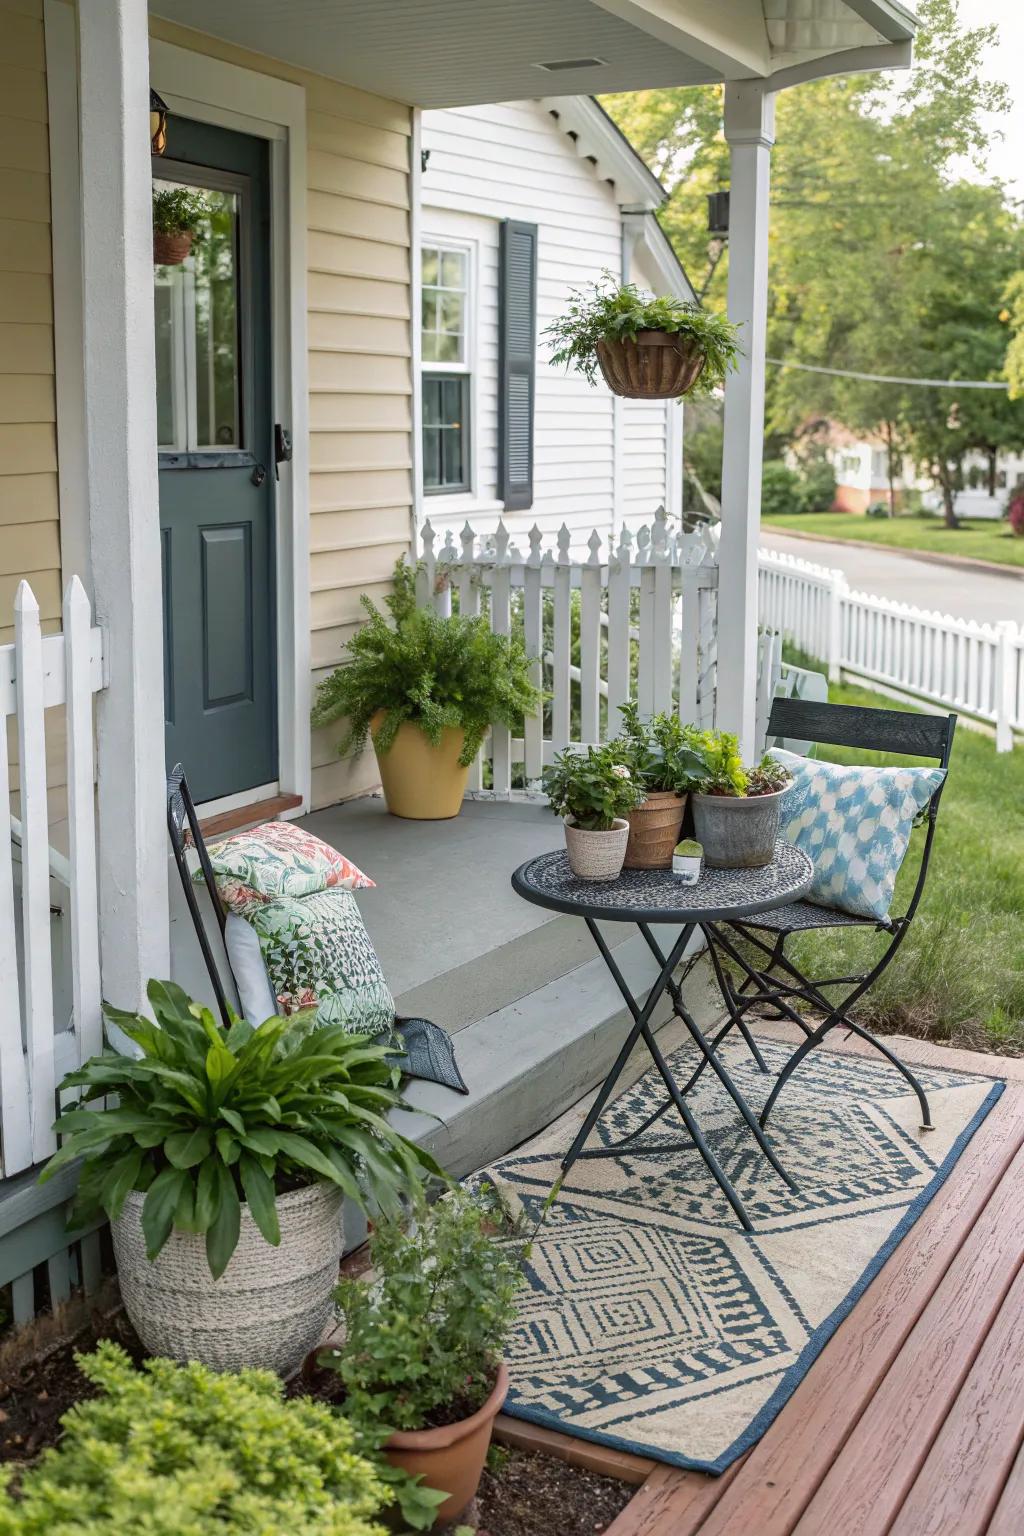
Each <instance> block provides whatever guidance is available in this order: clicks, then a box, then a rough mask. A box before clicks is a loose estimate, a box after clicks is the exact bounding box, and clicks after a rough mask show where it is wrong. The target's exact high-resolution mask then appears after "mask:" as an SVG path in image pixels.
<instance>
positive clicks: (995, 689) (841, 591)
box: [758, 550, 1024, 752]
mask: <svg viewBox="0 0 1024 1536" xmlns="http://www.w3.org/2000/svg"><path fill="white" fill-rule="evenodd" d="M758 593H759V617H760V619H761V622H762V623H763V624H766V625H768V626H770V627H771V628H772V629H775V630H778V631H780V632H781V633H782V634H783V635H784V636H785V637H786V638H787V639H789V640H791V641H792V642H793V643H794V644H795V645H798V646H799V647H800V648H801V649H802V650H804V651H807V652H808V653H809V654H810V655H811V656H814V657H817V658H818V660H820V661H821V662H823V663H824V664H825V665H826V666H827V668H828V672H829V676H830V677H831V678H832V679H833V680H835V679H837V678H838V677H839V676H840V675H841V674H842V673H844V672H845V673H849V674H850V676H852V677H856V678H861V679H863V680H864V681H866V682H873V683H881V684H882V685H883V686H884V687H887V688H893V689H896V690H898V691H901V692H903V693H906V694H908V695H910V696H912V697H914V698H920V699H921V700H924V701H927V702H929V703H932V704H936V705H938V706H940V707H941V708H943V709H954V710H957V711H959V712H960V713H961V714H964V715H967V716H971V717H973V718H974V719H977V720H982V721H984V722H986V723H987V724H989V725H991V726H993V727H994V728H995V735H996V747H997V749H998V750H999V751H1000V752H1007V751H1010V750H1011V748H1012V747H1013V744H1014V733H1015V732H1017V733H1020V732H1024V630H1022V629H1021V628H1020V627H1019V626H1018V625H1016V624H1014V623H1013V622H1012V620H1008V621H1006V622H1004V623H1001V624H979V623H977V622H976V621H975V620H973V619H956V618H953V617H952V615H950V614H948V613H935V612H932V611H929V610H926V609H923V608H916V607H914V606H913V604H911V603H898V602H895V601H893V600H892V599H891V598H886V597H873V596H872V595H871V594H870V593H867V592H856V591H853V590H852V589H851V587H850V585H849V583H848V582H847V580H846V577H845V576H844V575H843V573H842V572H841V571H836V570H829V569H828V568H827V567H825V566H820V565H815V564H814V563H813V562H811V561H809V560H801V559H800V558H799V557H798V556H794V555H788V554H782V553H781V552H778V551H775V550H761V551H760V552H759V555H758Z"/></svg>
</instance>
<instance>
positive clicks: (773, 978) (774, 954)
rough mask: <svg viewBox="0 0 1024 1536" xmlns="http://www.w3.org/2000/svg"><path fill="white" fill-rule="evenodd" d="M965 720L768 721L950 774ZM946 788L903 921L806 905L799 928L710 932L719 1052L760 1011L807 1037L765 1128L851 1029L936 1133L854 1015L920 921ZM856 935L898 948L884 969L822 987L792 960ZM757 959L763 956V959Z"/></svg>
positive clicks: (807, 713)
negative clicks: (830, 1045) (801, 945)
mask: <svg viewBox="0 0 1024 1536" xmlns="http://www.w3.org/2000/svg"><path fill="white" fill-rule="evenodd" d="M956 719H957V717H956V715H954V714H950V715H922V714H917V713H909V712H907V711H904V710H895V709H865V708H862V707H860V706H856V705H850V704H820V703H813V702H810V701H808V700H802V699H776V700H775V701H774V703H773V704H772V710H771V714H770V716H769V719H768V736H769V738H771V737H791V738H797V739H799V740H803V741H813V742H816V743H817V744H818V745H819V746H824V747H852V748H855V749H856V748H860V749H861V750H863V751H872V752H888V753H899V754H903V755H906V756H908V757H915V758H927V759H931V760H932V761H934V762H936V763H938V764H939V766H940V767H942V768H947V769H948V767H949V759H950V753H951V751H952V746H953V733H954V731H955V729H956ZM944 783H945V781H943V784H940V785H939V787H938V789H937V790H936V791H935V793H934V794H933V795H932V797H931V799H930V801H929V803H928V806H927V808H926V810H925V811H924V812H923V821H924V826H925V834H924V843H923V847H922V849H921V856H920V864H919V867H918V872H917V880H916V882H915V884H914V889H913V892H912V894H911V897H910V901H909V903H908V905H907V908H906V910H905V912H904V913H903V915H902V916H901V917H895V918H886V919H884V920H882V921H876V920H875V919H873V918H857V917H852V916H849V915H848V914H845V913H838V912H836V911H835V910H834V909H832V908H829V907H821V908H817V909H816V908H815V907H814V906H813V904H811V903H807V902H801V903H797V904H796V905H795V907H794V909H793V911H794V914H796V919H795V921H794V922H793V926H786V921H787V920H786V918H785V909H782V910H781V911H780V912H777V913H773V914H772V917H771V920H770V921H763V922H759V921H758V920H757V919H756V918H754V919H750V918H746V919H743V920H742V921H732V922H727V923H715V924H709V925H708V928H707V930H706V932H707V936H708V941H709V950H710V955H711V962H712V965H713V967H714V970H715V974H716V978H717V980H718V982H719V985H720V986H721V988H722V995H723V997H724V998H725V1001H726V1007H727V1009H728V1013H729V1017H728V1019H727V1021H726V1023H725V1024H724V1025H723V1027H722V1029H721V1030H720V1031H719V1034H718V1036H717V1037H716V1039H715V1041H714V1043H713V1044H714V1045H717V1044H718V1041H719V1040H721V1039H723V1038H724V1036H725V1035H726V1034H727V1033H728V1032H729V1031H730V1030H731V1029H732V1028H734V1027H736V1028H740V1029H742V1028H743V1025H744V1022H745V1018H744V1016H745V1015H746V1014H748V1013H750V1012H751V1011H756V1012H758V1013H761V1014H762V1015H764V1013H765V1010H767V1011H768V1015H767V1016H769V1017H773V1018H779V1019H788V1020H790V1022H792V1023H794V1024H796V1025H797V1026H798V1027H799V1028H800V1029H801V1030H803V1033H804V1039H803V1040H802V1042H801V1043H800V1045H799V1046H798V1047H797V1049H796V1050H795V1051H794V1052H793V1054H792V1056H791V1057H790V1058H789V1060H788V1061H787V1062H786V1064H785V1066H784V1067H783V1069H782V1071H781V1072H780V1074H779V1076H778V1078H777V1079H776V1081H775V1083H774V1085H773V1087H772V1091H771V1093H770V1094H769V1096H768V1099H767V1102H766V1103H765V1106H764V1109H763V1110H762V1112H761V1117H760V1118H761V1125H762V1126H764V1125H766V1124H767V1121H768V1117H769V1115H770V1114H771V1112H772V1109H773V1108H774V1106H775V1103H776V1101H777V1099H778V1097H779V1094H780V1093H781V1092H782V1089H783V1088H784V1087H785V1085H786V1083H787V1082H788V1081H789V1079H790V1078H791V1077H792V1075H793V1073H794V1072H795V1071H796V1069H797V1068H798V1067H799V1065H800V1063H801V1062H802V1061H803V1060H804V1059H805V1058H806V1057H807V1056H808V1055H809V1054H810V1052H811V1051H813V1050H814V1049H815V1048H816V1047H817V1046H819V1045H821V1044H822V1042H823V1041H824V1040H825V1038H826V1037H827V1036H828V1035H829V1034H830V1033H831V1032H832V1030H834V1029H840V1028H841V1029H846V1030H848V1031H851V1032H852V1033H853V1034H855V1035H857V1036H858V1037H859V1038H860V1039H861V1040H864V1041H866V1042H867V1043H868V1044H869V1045H872V1046H874V1048H875V1050H877V1051H879V1052H880V1053H881V1055H882V1056H884V1057H885V1059H886V1060H887V1061H888V1062H890V1063H891V1065H892V1066H893V1067H895V1068H896V1070H897V1071H898V1072H900V1073H902V1075H903V1077H904V1078H905V1079H906V1081H907V1082H908V1083H909V1084H910V1086H911V1087H912V1088H913V1090H914V1092H915V1094H916V1095H917V1099H918V1103H919V1104H920V1107H921V1128H922V1130H933V1129H934V1126H933V1124H932V1118H931V1110H930V1108H929V1105H928V1098H927V1095H926V1094H925V1091H924V1089H923V1088H922V1086H921V1084H920V1082H919V1081H918V1079H917V1078H916V1077H915V1075H914V1073H913V1072H911V1071H910V1069H909V1067H907V1066H906V1065H905V1064H904V1063H903V1062H902V1061H900V1059H899V1057H898V1056H897V1055H896V1054H895V1052H894V1051H892V1050H890V1048H889V1047H888V1046H887V1045H886V1044H884V1042H883V1041H881V1040H879V1039H878V1037H877V1036H876V1035H873V1034H872V1033H871V1031H870V1030H868V1029H866V1028H865V1027H864V1025H863V1024H859V1023H857V1022H856V1021H855V1020H854V1019H852V1018H851V1017H850V1009H851V1008H853V1007H854V1005H855V1004H856V1003H857V1002H858V1001H859V1000H860V998H862V997H863V996H864V994H865V993H866V992H867V991H868V990H869V989H870V988H871V987H872V986H873V985H874V984H875V982H876V981H877V980H878V978H879V977H880V976H881V974H882V972H883V971H884V970H886V968H887V967H888V966H889V965H890V964H891V962H892V960H893V958H894V957H895V955H896V953H897V951H898V950H899V947H900V945H901V944H902V943H903V940H904V939H905V937H906V935H907V932H908V930H909V928H910V924H911V922H912V921H913V918H914V915H915V913H916V912H917V909H918V906H919V904H920V901H921V897H922V895H923V894H924V887H925V881H926V879H927V877H928V867H929V864H930V862H931V855H932V845H933V843H934V840H935V824H936V821H937V819H938V813H939V800H940V798H941V796H942V790H943V787H944ZM818 914H820V917H819V916H818ZM854 927H873V928H874V929H875V930H876V931H877V932H879V933H884V934H886V935H887V937H888V941H889V942H888V944H887V945H886V947H885V950H884V952H883V953H882V954H881V956H880V957H879V958H878V959H877V960H876V962H875V963H874V965H872V966H871V967H870V968H869V969H868V970H865V971H861V972H859V973H857V974H855V975H849V976H829V977H826V978H814V979H812V978H811V977H809V976H807V975H805V974H804V973H803V971H801V970H800V968H799V966H797V965H796V964H795V962H794V961H793V960H792V959H791V958H790V956H789V955H787V954H786V952H785V949H786V940H787V939H788V938H790V937H791V936H792V935H793V934H794V933H797V934H799V933H809V932H813V931H820V930H821V929H823V928H836V929H838V930H839V931H842V930H845V929H848V928H854ZM727 930H729V931H728V932H727ZM764 934H773V935H774V938H765V937H763V935H764ZM735 938H739V939H742V940H743V941H744V945H745V946H746V952H745V953H744V951H743V949H741V948H740V947H739V946H738V945H737V944H736V942H735ZM751 950H753V951H754V954H753V955H752V954H751ZM762 957H763V958H762ZM730 967H735V969H736V970H738V971H739V973H740V976H741V978H742V979H741V980H740V982H739V984H738V985H737V984H736V983H735V982H734V980H733V977H732V975H731V974H730ZM837 987H838V988H842V987H845V988H847V991H846V993H845V995H844V996H843V997H842V999H841V1001H840V1002H838V1003H837V1002H835V1001H832V1000H830V999H829V998H828V997H827V996H826V989H829V988H837ZM797 1003H803V1004H804V1005H805V1006H806V1007H809V1008H813V1009H814V1010H816V1011H817V1012H818V1013H821V1014H822V1015H823V1018H822V1020H821V1022H820V1023H819V1024H817V1025H811V1024H809V1023H808V1022H807V1020H806V1019H805V1018H804V1017H803V1015H802V1013H801V1012H800V1011H799V1009H798V1008H797V1006H796V1004H797ZM744 1033H745V1030H744Z"/></svg>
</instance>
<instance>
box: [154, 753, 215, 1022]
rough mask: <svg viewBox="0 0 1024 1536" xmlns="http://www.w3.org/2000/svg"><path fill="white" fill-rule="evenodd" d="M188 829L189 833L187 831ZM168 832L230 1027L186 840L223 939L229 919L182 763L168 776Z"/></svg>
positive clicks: (200, 943)
mask: <svg viewBox="0 0 1024 1536" xmlns="http://www.w3.org/2000/svg"><path fill="white" fill-rule="evenodd" d="M186 829H187V831H186ZM167 831H168V834H169V836H170V839H171V850H172V852H173V854H174V862H175V864H176V866H177V869H178V875H179V878H180V880H181V888H182V890H183V891H184V892H185V901H186V903H187V904H188V910H189V914H190V916H191V918H192V925H193V927H194V928H195V931H196V938H197V939H198V940H199V948H200V949H201V950H202V953H203V959H204V961H205V962H206V969H207V971H208V972H209V975H210V980H211V982H212V983H213V991H214V995H215V997H216V999H217V1007H218V1008H219V1009H220V1016H221V1022H222V1023H223V1024H224V1026H225V1028H228V1027H229V1026H230V1024H231V1009H230V1008H229V1006H228V999H227V994H226V993H225V991H224V983H223V982H222V981H221V976H220V971H219V970H218V968H217V962H216V960H215V959H214V955H213V950H212V949H211V947H210V937H209V934H208V933H207V931H206V924H205V923H204V922H203V914H202V912H201V911H200V908H199V901H198V899H197V897H196V888H195V886H194V885H193V883H192V876H191V874H190V873H189V868H188V860H187V858H186V855H185V846H186V838H188V839H190V840H191V843H192V846H193V847H194V848H195V850H196V853H197V854H198V855H199V868H200V869H201V870H202V872H203V882H204V884H205V886H206V889H207V891H208V892H209V896H210V902H211V904H212V906H213V910H214V912H215V913H216V915H217V926H218V927H219V928H220V936H221V939H222V940H223V938H224V925H225V922H226V918H225V915H224V908H223V907H222V906H221V901H220V897H219V896H218V894H217V882H216V880H215V879H214V875H213V865H212V864H211V863H210V855H209V853H208V852H207V851H206V843H205V842H204V841H203V834H202V832H201V831H200V829H199V817H198V816H197V815H196V808H195V806H194V805H193V803H192V796H191V794H190V793H189V788H188V783H187V781H186V779H185V770H184V768H182V766H181V764H180V763H176V764H175V766H174V767H173V768H172V769H171V771H170V773H169V774H168V775H167Z"/></svg>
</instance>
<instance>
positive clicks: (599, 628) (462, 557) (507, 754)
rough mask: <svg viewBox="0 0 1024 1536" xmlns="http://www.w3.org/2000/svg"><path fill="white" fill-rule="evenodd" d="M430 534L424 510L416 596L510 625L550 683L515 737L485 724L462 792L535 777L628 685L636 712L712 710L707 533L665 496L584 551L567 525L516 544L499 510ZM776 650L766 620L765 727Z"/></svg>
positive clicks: (599, 719) (625, 693) (597, 733)
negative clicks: (494, 521) (638, 519)
mask: <svg viewBox="0 0 1024 1536" xmlns="http://www.w3.org/2000/svg"><path fill="white" fill-rule="evenodd" d="M437 544H438V540H437V535H436V532H435V530H434V528H433V525H432V523H431V522H430V521H429V520H428V521H427V522H426V523H424V525H423V527H422V528H421V529H420V533H419V546H420V549H421V550H422V557H421V560H420V564H419V567H418V571H417V579H416V593H417V601H418V602H419V603H420V605H421V606H432V607H433V608H434V609H435V610H436V611H437V612H438V613H442V614H448V613H451V612H453V611H455V607H456V605H457V607H458V610H459V611H460V612H463V613H471V614H479V613H484V614H487V615H489V621H490V625H491V628H492V630H493V631H494V632H495V633H496V634H509V633H512V632H517V633H519V634H521V635H522V638H523V640H524V643H525V645H526V650H527V654H528V655H529V656H530V657H531V659H532V662H533V673H534V677H535V679H536V680H537V681H538V682H539V683H540V684H541V686H542V687H543V690H544V693H545V694H546V696H547V697H546V700H545V703H544V704H543V705H542V706H541V709H540V710H539V711H538V712H537V714H536V715H534V716H532V717H531V718H530V719H528V720H526V721H525V722H524V730H523V735H522V736H521V737H519V736H514V737H513V736H511V735H510V732H509V730H508V728H507V727H506V726H500V727H499V726H496V727H495V728H494V729H493V730H492V731H491V734H490V738H489V740H488V742H487V743H485V745H484V748H483V750H482V753H481V756H480V758H479V759H478V761H477V763H476V764H475V765H474V768H473V771H472V775H471V778H470V782H469V792H470V793H478V792H479V791H480V790H481V789H482V788H484V787H485V785H486V787H487V788H488V789H490V791H491V792H492V793H494V794H496V795H499V796H507V795H508V794H509V793H510V792H511V791H512V790H513V788H523V787H525V788H530V787H535V786H536V785H537V783H538V781H539V779H540V777H541V773H542V770H543V768H544V766H545V765H547V764H549V763H550V762H551V761H552V759H553V757H554V755H555V753H557V752H560V751H562V750H563V749H565V748H566V747H585V746H588V745H596V744H597V743H598V742H600V741H603V740H607V739H608V738H609V737H610V736H613V735H615V734H617V732H618V729H619V723H620V722H619V714H618V706H619V705H620V704H623V703H625V702H626V701H627V700H629V699H630V698H635V699H636V702H637V703H638V705H639V707H640V709H641V711H642V712H644V713H651V712H652V711H654V710H663V709H664V710H677V711H678V713H679V716H680V718H681V719H682V720H684V721H694V722H699V723H700V724H702V725H705V726H711V725H713V724H714V721H715V715H716V700H715V654H714V652H715V606H716V598H717V591H718V565H717V550H716V545H715V543H714V541H713V540H711V539H710V538H708V537H706V536H705V535H704V534H700V533H694V534H673V533H672V532H671V531H670V529H669V525H668V520H667V518H666V516H665V511H664V508H661V509H659V512H658V515H657V516H656V517H655V519H654V522H653V525H652V526H650V527H643V528H641V529H640V530H639V531H638V533H637V535H636V538H635V540H634V537H633V534H632V532H631V531H630V529H628V528H624V529H623V530H622V533H621V535H620V537H619V541H618V544H617V547H616V548H614V549H608V548H607V547H606V546H605V544H604V541H603V540H602V538H601V535H600V533H599V532H598V531H597V530H596V529H594V530H591V533H590V536H589V538H588V539H587V540H586V541H585V549H586V554H585V556H584V557H583V558H579V557H577V556H575V555H574V554H573V553H572V552H571V548H570V544H571V539H570V533H569V529H568V528H567V527H565V526H563V527H562V528H560V529H559V531H558V533H557V535H556V536H555V538H554V539H553V540H550V539H548V540H546V539H545V537H544V535H543V533H542V531H541V529H540V528H539V527H537V526H536V525H535V526H534V527H533V528H531V529H530V530H529V534H528V544H529V548H528V551H525V552H524V551H523V550H522V549H520V548H519V547H518V545H517V544H515V543H513V542H512V541H511V539H510V537H509V532H508V529H507V528H506V527H505V525H504V523H499V525H498V528H497V530H496V532H495V533H494V534H487V535H485V536H483V537H479V538H478V537H477V535H476V532H475V530H474V529H473V528H472V526H471V525H470V524H469V523H466V524H465V525H464V527H463V529H462V531H461V535H460V537H459V539H458V540H456V539H455V538H454V536H453V535H452V534H451V532H450V531H449V532H447V533H446V534H445V537H444V542H443V543H442V544H441V545H440V547H437ZM634 545H635V547H634ZM481 598H482V601H481ZM577 625H578V628H577V627H576V626H577ZM574 633H575V635H576V637H577V638H578V641H579V660H578V663H577V662H574V661H573V639H574ZM634 646H635V647H636V648H637V660H638V668H637V673H638V678H637V682H638V686H637V689H636V691H635V692H634V690H633V688H632V685H631V678H630V671H631V669H630V655H631V650H632V648H633V647H634ZM780 653H781V641H780V639H779V637H778V636H772V635H770V634H766V635H765V637H763V639H762V644H761V649H760V653H759V663H758V665H759V687H758V725H759V731H760V735H761V738H762V739H763V735H764V729H765V727H766V725H767V720H768V710H769V708H770V705H771V699H772V697H773V696H774V692H775V686H776V683H777V681H778V678H779V675H780V670H781V654H780ZM545 722H547V724H545ZM486 764H489V766H490V783H489V784H487V782H486V781H487V774H486V772H485V765H486Z"/></svg>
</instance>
